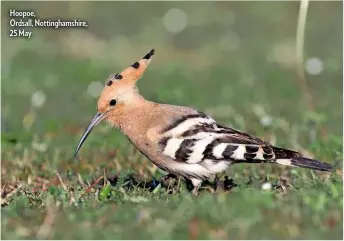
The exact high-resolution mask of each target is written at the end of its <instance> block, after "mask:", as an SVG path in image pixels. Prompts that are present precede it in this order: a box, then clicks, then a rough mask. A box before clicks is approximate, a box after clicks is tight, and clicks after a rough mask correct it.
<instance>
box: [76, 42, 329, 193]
mask: <svg viewBox="0 0 344 241" xmlns="http://www.w3.org/2000/svg"><path fill="white" fill-rule="evenodd" d="M153 55H154V49H152V50H151V51H150V52H149V53H147V54H146V55H145V56H144V57H143V58H142V59H141V60H140V61H139V62H135V63H134V64H132V65H131V66H130V67H128V68H126V69H125V70H124V71H123V72H121V73H117V74H114V75H111V76H110V77H109V78H108V79H107V81H106V84H105V87H104V89H103V92H102V93H101V95H100V97H99V100H98V106H97V107H98V112H97V114H96V115H95V116H94V118H93V119H92V121H91V123H90V125H89V126H88V127H87V128H86V130H85V132H84V134H83V135H82V137H81V139H80V141H79V144H78V146H77V148H76V151H75V154H74V156H76V155H77V153H78V151H79V150H80V148H81V146H82V144H83V143H84V141H85V140H86V138H87V136H88V135H89V133H90V132H91V130H92V128H93V127H94V126H96V125H97V124H98V123H99V122H101V121H102V120H107V121H108V122H109V123H110V125H112V126H115V127H117V128H118V129H119V130H120V131H121V132H122V133H123V134H124V135H125V136H127V138H128V139H129V140H130V142H131V143H132V144H133V145H134V146H135V147H136V148H137V149H138V150H139V151H140V152H141V153H142V154H143V155H145V156H146V157H147V158H148V159H149V160H150V161H151V162H153V163H154V164H155V165H156V166H158V167H159V168H160V169H162V170H164V171H166V172H168V173H170V174H172V175H176V176H182V177H184V178H187V179H189V180H191V182H192V184H193V186H194V188H193V191H192V193H193V194H195V195H197V193H198V189H199V187H200V185H201V183H202V181H203V180H206V179H208V178H209V177H211V176H214V175H216V174H217V173H222V172H224V171H225V170H226V169H227V168H228V167H229V166H230V165H231V164H235V163H243V162H246V163H277V164H281V165H286V166H293V167H304V168H311V169H316V170H321V171H332V169H333V166H332V165H330V164H328V163H324V162H321V161H317V160H313V159H309V158H306V157H302V156H301V155H300V154H299V153H298V152H296V151H292V150H287V149H282V148H279V147H275V146H273V145H271V144H270V143H268V142H265V141H263V140H261V139H259V138H257V137H254V136H252V135H249V134H246V133H243V132H240V131H238V130H235V129H233V128H230V127H226V126H223V125H221V124H218V123H216V121H215V120H214V119H212V118H211V117H210V116H208V115H206V114H204V113H202V112H199V111H197V110H195V109H192V108H189V107H183V106H175V105H168V104H159V103H155V102H152V101H148V100H146V99H144V98H143V97H142V96H141V95H140V94H139V92H138V90H137V87H136V82H137V81H138V80H139V79H140V78H141V77H142V75H143V73H144V72H145V70H146V68H147V66H148V64H149V63H150V62H151V60H152V56H153Z"/></svg>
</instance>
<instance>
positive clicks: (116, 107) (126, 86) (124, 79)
mask: <svg viewBox="0 0 344 241" xmlns="http://www.w3.org/2000/svg"><path fill="white" fill-rule="evenodd" d="M153 55H154V49H152V50H151V51H149V53H147V54H146V55H145V56H144V57H143V58H142V59H141V60H140V61H138V62H135V63H133V64H132V65H131V66H129V67H128V68H126V69H125V70H123V71H122V72H121V73H117V74H114V75H111V76H110V77H109V78H108V79H107V80H106V83H105V87H104V89H103V92H102V93H101V95H100V97H99V99H98V105H97V109H98V111H97V113H96V115H95V116H94V117H93V119H92V121H91V123H90V124H89V126H88V127H87V128H86V130H85V132H84V134H83V135H82V136H81V139H80V141H79V144H78V146H77V148H76V150H75V153H74V156H76V155H77V154H78V151H79V150H80V148H81V146H82V144H83V143H84V141H85V140H86V138H87V136H88V135H89V134H90V132H91V130H92V129H93V127H94V126H96V125H97V124H98V123H100V122H101V121H102V120H109V121H110V122H112V121H115V120H116V117H118V118H120V116H121V115H123V113H125V112H126V110H128V109H130V107H132V106H135V105H136V104H137V103H138V101H140V100H141V98H142V97H141V96H140V95H138V93H137V87H136V82H137V81H138V80H139V79H140V78H141V77H142V75H143V73H144V72H145V70H146V68H147V66H148V64H149V63H150V61H151V60H152V56H153ZM112 124H115V123H112Z"/></svg>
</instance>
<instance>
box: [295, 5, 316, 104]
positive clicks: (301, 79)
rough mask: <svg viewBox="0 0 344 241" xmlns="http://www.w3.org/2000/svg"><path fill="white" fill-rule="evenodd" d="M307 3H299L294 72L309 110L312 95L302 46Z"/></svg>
mask: <svg viewBox="0 0 344 241" xmlns="http://www.w3.org/2000/svg"><path fill="white" fill-rule="evenodd" d="M308 4H309V0H301V3H300V11H299V19H298V23H297V32H296V61H297V64H296V73H297V76H298V84H299V87H300V89H301V91H302V94H303V98H304V101H305V102H306V104H307V106H308V108H309V109H310V110H313V109H314V106H313V103H312V96H311V94H310V93H309V92H308V87H307V82H306V76H305V72H304V64H303V61H304V59H303V51H304V49H303V47H304V41H305V29H306V19H307V12H308Z"/></svg>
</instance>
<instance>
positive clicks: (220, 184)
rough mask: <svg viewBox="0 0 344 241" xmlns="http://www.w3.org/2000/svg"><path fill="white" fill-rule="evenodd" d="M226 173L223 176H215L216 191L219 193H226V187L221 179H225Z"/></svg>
mask: <svg viewBox="0 0 344 241" xmlns="http://www.w3.org/2000/svg"><path fill="white" fill-rule="evenodd" d="M224 174H225V173H221V174H216V175H215V180H214V182H215V191H216V192H218V191H225V185H224V183H223V182H221V180H220V179H221V177H223V175H224Z"/></svg>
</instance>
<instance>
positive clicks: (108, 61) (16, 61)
mask: <svg viewBox="0 0 344 241" xmlns="http://www.w3.org/2000/svg"><path fill="white" fill-rule="evenodd" d="M18 4H19V3H18ZM77 4H85V6H83V7H82V8H81V7H77V6H76V5H77ZM89 4H94V3H91V2H89V3H71V4H70V6H69V7H70V9H69V10H70V12H71V13H73V14H75V13H77V11H78V10H79V9H83V11H86V10H87V9H88V10H87V11H86V12H87V13H88V14H86V15H80V16H81V17H82V16H91V15H92V14H91V12H92V11H93V10H94V14H93V15H92V16H93V17H90V18H89V21H90V23H93V25H92V24H91V25H90V26H91V27H90V32H87V33H82V32H78V31H71V32H69V35H68V34H67V33H66V32H63V31H65V30H60V29H59V30H56V31H55V30H42V31H37V32H34V33H33V37H32V39H31V40H29V41H28V40H24V39H17V40H13V39H9V38H5V39H2V40H3V41H4V42H3V46H5V47H6V48H3V53H2V63H3V65H2V77H1V85H2V86H1V87H2V91H1V95H2V96H1V98H2V110H1V111H2V127H1V128H2V131H1V135H2V140H1V149H2V152H1V153H2V154H1V187H2V196H1V203H2V208H1V228H2V230H1V238H2V239H36V238H41V239H342V238H343V209H342V207H343V179H342V161H343V158H342V157H343V153H342V143H343V142H342V141H343V139H342V120H343V119H342V110H343V108H342V66H341V64H342V55H341V51H339V50H341V43H342V42H341V25H340V24H338V23H341V19H342V18H341V15H340V14H341V13H340V10H341V7H339V5H338V4H341V3H335V2H332V3H326V4H328V5H326V6H324V5H322V4H325V3H315V2H314V3H313V2H312V3H311V7H310V14H309V18H308V19H307V31H306V33H307V34H306V40H305V52H306V54H305V56H304V58H305V59H306V60H307V59H311V60H312V61H313V62H314V61H315V62H316V63H319V61H318V60H320V61H321V63H322V64H323V65H322V67H321V68H322V69H321V71H320V72H319V73H318V74H315V73H314V70H313V72H312V71H311V72H312V73H313V74H310V72H307V71H306V75H305V77H306V83H307V86H303V85H302V79H300V78H299V77H297V75H296V71H295V66H294V64H295V60H294V59H293V54H290V53H294V47H295V46H294V45H293V41H294V39H295V33H296V27H295V26H296V21H297V14H296V13H297V11H296V10H297V9H298V4H297V3H296V2H295V3H292V2H290V3H280V4H284V5H283V6H284V7H283V8H282V7H281V5H278V4H275V3H273V4H272V3H271V4H272V5H269V4H270V3H263V2H262V3H251V4H248V3H247V5H245V4H244V3H242V5H241V3H240V4H239V3H233V4H232V5H230V7H227V5H226V3H216V4H214V5H212V4H211V3H204V4H200V3H197V8H196V7H195V5H192V4H191V3H189V4H187V3H176V4H177V5H176V6H174V5H173V4H172V3H171V5H169V4H166V5H163V4H161V3H159V4H157V5H156V8H157V9H156V11H154V14H151V13H150V12H149V11H142V12H140V14H137V16H136V14H134V15H135V17H134V18H133V14H131V13H130V11H129V10H128V9H133V8H122V9H123V11H117V12H116V14H114V13H115V12H114V11H113V8H109V7H107V6H105V5H104V4H105V3H104V4H103V5H104V6H103V5H102V6H103V10H102V11H103V12H101V14H100V12H99V11H100V10H99V11H98V10H97V8H92V6H91V5H89ZM109 4H110V3H109ZM119 4H120V3H119ZM121 4H131V3H121ZM178 4H179V5H178ZM207 4H208V5H207ZM228 4H229V3H228ZM260 4H263V5H264V4H265V5H264V6H263V5H260ZM288 4H290V5H288ZM336 4H337V5H336ZM244 5H245V6H244ZM253 5H254V6H253ZM202 6H203V7H202ZM24 7H25V6H24ZM26 7H27V6H26ZM29 7H30V9H33V8H34V6H29ZM130 7H135V8H136V7H138V8H140V9H141V8H142V9H143V8H145V7H146V8H147V9H151V7H147V5H140V3H135V6H134V5H130ZM172 7H175V8H176V7H177V8H180V9H184V11H186V12H187V13H189V15H188V16H189V20H190V21H191V22H192V24H190V26H188V27H187V31H184V32H181V33H180V34H179V35H173V36H172V35H170V33H165V32H163V30H162V27H161V26H163V25H161V21H160V22H159V21H158V20H159V19H160V17H161V16H164V13H165V12H166V11H167V10H168V9H169V8H172ZM3 9H4V7H3ZM42 9H44V8H43V7H42V8H41V11H43V10H42ZM47 9H50V8H47ZM59 9H62V10H64V9H65V7H61V8H58V7H56V8H54V10H56V11H59ZM124 9H126V10H124ZM194 9H197V11H198V12H201V13H202V16H201V17H200V16H199V15H197V14H198V12H197V11H196V10H194ZM211 9H213V10H212V11H210V10H211ZM229 10H231V11H232V12H234V13H236V18H235V19H236V20H235V21H234V20H233V21H234V23H229V22H226V24H232V25H231V26H232V27H231V31H230V32H229V33H228V36H232V37H230V39H232V41H234V40H235V41H239V43H240V44H239V45H238V42H236V44H237V45H238V46H237V45H235V44H234V45H235V46H236V48H237V49H229V50H228V49H223V45H221V43H222V42H221V41H222V40H221V41H220V42H218V41H219V38H220V37H221V36H220V35H221V34H222V33H223V32H224V31H225V30H226V31H227V30H228V28H227V26H223V25H221V24H222V23H223V20H221V21H220V20H219V22H216V21H217V20H216V19H217V18H215V16H220V14H219V13H222V12H221V11H229ZM37 11H38V10H37ZM97 11H98V12H97ZM106 11H110V12H111V14H110V13H108V14H105V13H106ZM193 11H196V12H193ZM47 12H48V13H47V14H49V11H48V10H47ZM148 13H149V14H148ZM207 14H209V16H208V15H207ZM110 16H111V17H113V18H116V19H115V20H116V21H115V20H113V25H111V28H110V25H109V24H107V25H104V22H106V21H107V22H108V21H109V19H108V18H110ZM203 16H204V18H203ZM226 16H227V15H226ZM228 16H229V15H228ZM265 16H269V18H266V17H265ZM319 16H321V17H319ZM150 17H151V18H150ZM102 18H106V19H105V20H106V21H105V20H104V19H102ZM202 19H213V20H214V22H212V23H211V24H210V23H209V24H207V23H205V22H202V21H201V20H202ZM134 20H135V22H137V26H136V25H135V26H130V28H129V27H127V28H124V27H123V28H121V26H122V25H121V24H123V23H126V24H127V25H128V26H129V25H130V24H131V23H132V21H134ZM100 23H102V24H103V25H101V24H100ZM120 23H121V24H120ZM282 23H283V24H282ZM145 24H146V25H147V26H149V27H146V28H145V27H144V26H146V25H145ZM281 24H282V25H283V26H284V27H283V28H282V27H281V26H282V25H281ZM141 25H142V26H141ZM92 26H93V27H92ZM94 26H104V29H105V30H104V31H103V32H102V28H100V27H99V28H96V27H94ZM113 28H115V29H116V31H114V30H113ZM2 29H3V28H2ZM205 32H207V33H209V34H204V33H205ZM62 33H63V34H62ZM111 33H113V35H111ZM116 34H120V35H121V36H117V35H116ZM233 34H234V35H235V34H236V35H235V36H236V37H234V38H233ZM123 36H127V37H123ZM195 36H196V37H195ZM197 36H199V37H197ZM226 36H227V35H226ZM238 36H239V38H238ZM110 38H113V39H115V40H114V41H112V42H111V41H103V39H110ZM148 39H149V41H148ZM220 39H221V38H220ZM233 39H234V40H233ZM191 40H192V41H191ZM232 43H233V42H232ZM234 45H231V46H232V47H233V46H234ZM235 46H234V47H235ZM234 47H233V48H234ZM150 48H155V49H156V55H155V56H154V59H153V61H152V62H151V64H150V66H149V68H148V70H147V72H146V74H145V76H144V78H143V79H142V80H140V81H139V83H138V86H139V89H140V90H141V93H142V95H143V96H145V97H146V98H148V99H150V100H153V101H157V102H163V103H170V104H176V105H189V106H192V107H195V108H197V109H199V110H200V111H203V112H205V113H207V114H209V115H211V116H212V117H213V118H214V119H216V120H217V121H218V122H219V123H221V124H224V125H228V126H232V127H234V128H237V129H240V130H242V131H246V132H248V133H250V134H253V135H256V136H258V137H260V138H262V139H264V140H266V141H269V142H272V143H273V144H275V145H277V146H280V147H284V148H292V149H295V150H298V151H300V152H301V153H302V154H304V155H306V156H308V157H313V158H316V159H319V160H322V161H325V162H329V163H332V164H334V165H335V166H336V168H335V170H334V172H333V173H324V172H317V171H312V170H308V169H301V168H290V167H281V166H278V165H273V164H266V165H262V164H251V165H249V164H238V165H235V166H233V167H231V168H230V169H229V170H228V171H227V172H226V175H224V176H222V177H221V181H220V182H219V183H220V184H221V183H222V184H224V186H225V189H226V190H225V191H221V190H218V191H217V192H213V190H212V189H213V187H214V180H210V181H209V183H204V185H203V187H202V189H201V191H200V195H199V196H198V197H194V196H192V195H191V194H190V191H189V189H190V187H189V185H188V183H186V182H184V180H182V179H179V180H172V179H171V180H168V179H163V180H164V182H160V180H161V179H160V178H161V177H163V176H164V175H165V174H166V173H162V172H161V171H160V170H159V169H158V168H156V167H155V166H154V165H153V164H152V163H151V162H149V160H147V158H145V157H144V156H142V155H141V154H140V152H138V151H137V150H136V149H135V148H133V147H132V146H131V144H130V142H129V141H128V140H127V139H126V138H125V137H124V136H123V135H121V133H120V132H119V131H118V130H116V129H113V128H110V127H109V126H108V125H107V124H105V123H103V124H101V125H99V126H97V127H96V128H95V129H94V130H93V133H91V135H90V136H89V138H88V140H87V141H86V142H85V144H84V146H83V148H82V149H81V151H80V153H79V155H78V158H77V159H73V152H74V150H75V148H76V145H77V143H78V140H79V138H80V136H81V134H82V132H83V130H84V128H85V127H86V126H87V124H88V123H89V121H90V120H91V118H92V117H93V116H94V114H95V112H96V101H97V97H96V95H94V92H96V91H94V89H97V88H96V87H97V81H100V82H101V83H102V84H104V83H105V79H106V78H107V76H109V74H110V73H116V72H118V71H120V70H121V69H123V68H125V67H126V66H127V65H129V64H132V62H134V61H137V60H138V59H137V58H139V57H142V56H143V55H144V54H145V52H146V51H148V50H149V49H150ZM228 51H229V52H228ZM112 53H113V54H112ZM317 61H318V62H317ZM308 67H309V66H308ZM313 67H314V66H313ZM318 68H319V66H318ZM94 81H96V82H95V83H94V84H93V85H92V84H91V83H92V82H94ZM300 83H301V84H300ZM90 84H91V85H90ZM93 95H94V96H95V97H92V96H93ZM307 96H310V97H311V98H310V99H308V98H307ZM169 181H172V182H170V183H169ZM168 184H171V185H168Z"/></svg>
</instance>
